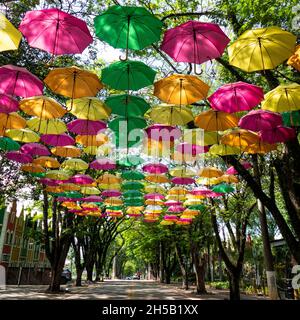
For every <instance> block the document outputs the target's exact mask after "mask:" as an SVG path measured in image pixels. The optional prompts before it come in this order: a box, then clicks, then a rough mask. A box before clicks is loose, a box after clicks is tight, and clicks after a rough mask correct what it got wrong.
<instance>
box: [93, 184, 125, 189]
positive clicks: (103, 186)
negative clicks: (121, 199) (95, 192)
mask: <svg viewBox="0 0 300 320" xmlns="http://www.w3.org/2000/svg"><path fill="white" fill-rule="evenodd" d="M98 187H99V188H100V189H103V190H120V189H121V185H120V184H119V183H111V184H109V183H99V184H98Z"/></svg>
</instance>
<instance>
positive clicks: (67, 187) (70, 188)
mask: <svg viewBox="0 0 300 320" xmlns="http://www.w3.org/2000/svg"><path fill="white" fill-rule="evenodd" d="M60 188H62V190H64V191H79V190H80V186H77V185H76V184H74V183H63V184H61V185H60Z"/></svg>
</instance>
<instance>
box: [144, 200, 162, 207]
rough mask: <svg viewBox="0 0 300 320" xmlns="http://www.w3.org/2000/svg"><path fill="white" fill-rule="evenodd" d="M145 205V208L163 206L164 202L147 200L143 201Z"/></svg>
mask: <svg viewBox="0 0 300 320" xmlns="http://www.w3.org/2000/svg"><path fill="white" fill-rule="evenodd" d="M145 204H146V205H147V206H163V205H164V202H163V201H162V200H159V199H147V200H146V201H145Z"/></svg>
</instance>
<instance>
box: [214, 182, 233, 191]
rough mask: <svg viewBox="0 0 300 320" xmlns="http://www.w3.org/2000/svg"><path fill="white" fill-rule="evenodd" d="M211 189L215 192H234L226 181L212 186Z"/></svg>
mask: <svg viewBox="0 0 300 320" xmlns="http://www.w3.org/2000/svg"><path fill="white" fill-rule="evenodd" d="M212 191H214V192H217V193H230V192H234V187H232V186H231V185H230V184H227V183H221V184H218V185H216V186H214V187H213V188H212Z"/></svg>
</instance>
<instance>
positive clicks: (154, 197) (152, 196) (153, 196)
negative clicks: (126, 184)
mask: <svg viewBox="0 0 300 320" xmlns="http://www.w3.org/2000/svg"><path fill="white" fill-rule="evenodd" d="M144 198H145V199H146V200H147V199H152V200H164V198H165V196H164V195H163V194H161V193H148V194H145V195H144Z"/></svg>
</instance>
